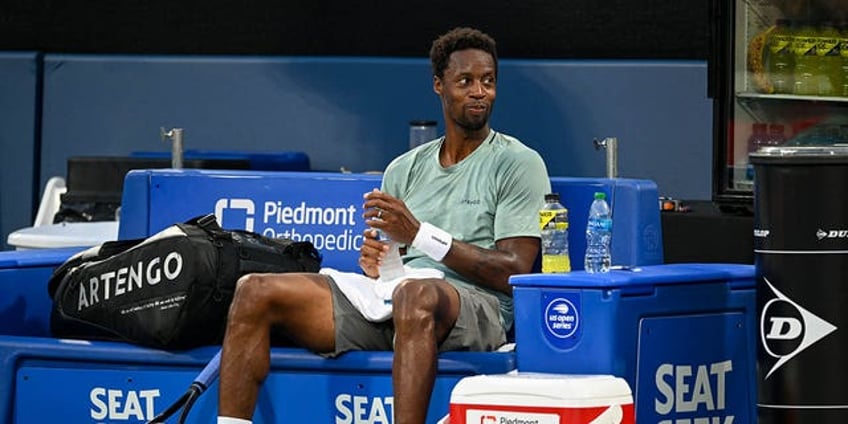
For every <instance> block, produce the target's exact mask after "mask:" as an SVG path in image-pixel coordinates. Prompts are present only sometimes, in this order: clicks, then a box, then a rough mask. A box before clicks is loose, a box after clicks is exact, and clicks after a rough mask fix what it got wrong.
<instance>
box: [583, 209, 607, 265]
mask: <svg viewBox="0 0 848 424" xmlns="http://www.w3.org/2000/svg"><path fill="white" fill-rule="evenodd" d="M606 197H607V196H606V194H604V193H595V200H594V201H593V202H592V206H590V207H589V222H588V223H587V224H586V259H585V261H584V263H583V266H584V268H585V270H586V272H592V273H595V272H609V269H610V263H611V262H612V258H611V255H610V241H611V240H612V212H610V207H609V205H608V204H607V201H606Z"/></svg>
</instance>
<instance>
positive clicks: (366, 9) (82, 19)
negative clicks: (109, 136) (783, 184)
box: [0, 0, 710, 60]
mask: <svg viewBox="0 0 848 424" xmlns="http://www.w3.org/2000/svg"><path fill="white" fill-rule="evenodd" d="M709 3H710V2H709V1H708V0H700V1H699V0H551V1H543V0H522V1H499V0H495V1H446V0H431V1H421V0H399V1H393V2H389V1H346V2H341V1H328V0H304V1H286V0H283V1H279V0H276V1H275V0H262V1H234V0H208V1H198V0H83V1H66V0H64V1H63V0H0V50H34V51H42V52H50V53H128V54H239V55H310V56H311V55H318V56H321V55H339V56H401V57H404V56H406V57H425V56H426V55H427V52H428V50H429V46H430V43H431V41H432V40H433V38H435V37H436V36H437V35H438V34H441V33H443V32H445V31H446V30H447V29H450V28H452V27H454V26H458V25H463V26H474V27H477V28H479V29H482V30H484V31H486V32H488V33H489V34H491V35H492V36H494V37H495V39H496V40H497V41H498V48H499V53H500V55H501V57H511V58H645V59H699V60H705V59H706V58H707V56H708V44H709V41H708V39H709V35H708V24H709V13H708V10H709Z"/></svg>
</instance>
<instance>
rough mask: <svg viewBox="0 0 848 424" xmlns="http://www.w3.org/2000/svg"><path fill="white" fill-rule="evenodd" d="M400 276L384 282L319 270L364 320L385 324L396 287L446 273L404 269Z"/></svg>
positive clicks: (423, 269) (359, 275)
mask: <svg viewBox="0 0 848 424" xmlns="http://www.w3.org/2000/svg"><path fill="white" fill-rule="evenodd" d="M403 268H404V270H405V272H404V276H403V277H399V278H395V279H393V280H388V281H383V280H381V279H379V278H378V279H376V280H375V279H373V278H370V277H368V276H365V275H363V274H359V273H355V272H341V271H338V270H335V269H333V268H321V271H319V272H320V273H321V274H324V275H327V276H329V277H331V278H332V279H333V281H335V282H336V285H337V286H339V289H340V290H341V291H342V293H344V295H345V297H347V299H348V300H349V301H350V303H351V304H353V306H354V307H356V309H357V310H359V312H361V313H362V315H363V316H364V317H365V319H367V320H369V321H374V322H380V321H385V320H387V319H389V317H391V316H392V293H393V292H394V290H395V286H397V285H398V283H400V282H401V281H403V280H409V279H420V278H444V277H445V273H443V272H442V271H439V270H438V269H435V268H412V267H409V266H404V267H403Z"/></svg>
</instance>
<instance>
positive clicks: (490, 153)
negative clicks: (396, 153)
mask: <svg viewBox="0 0 848 424" xmlns="http://www.w3.org/2000/svg"><path fill="white" fill-rule="evenodd" d="M430 60H431V62H432V68H433V90H434V91H435V92H436V94H438V95H439V98H440V99H441V102H442V109H443V115H444V120H445V135H444V137H441V138H438V139H435V140H433V141H430V142H429V143H425V144H423V145H421V146H419V147H417V148H415V149H413V150H410V151H409V152H406V153H404V154H403V155H401V156H400V157H398V158H396V159H395V160H394V161H392V163H391V164H389V166H388V167H387V168H386V172H385V175H384V178H383V182H382V189H381V190H374V191H372V192H370V193H367V194H365V203H364V209H365V213H364V217H365V218H366V224H367V225H369V226H370V227H371V228H370V229H368V230H366V232H365V242H364V244H363V246H362V249H361V252H360V258H359V265H360V266H361V268H362V271H363V272H364V274H365V275H366V276H368V277H371V278H373V279H375V280H374V281H375V283H376V281H377V280H376V279H377V278H378V277H379V265H380V264H381V261H382V258H383V257H384V256H385V254H386V252H387V251H388V246H387V245H386V243H384V242H382V241H380V240H378V238H377V232H378V231H379V232H382V233H383V234H384V235H386V236H388V237H390V238H391V239H392V240H394V241H396V242H398V243H400V244H402V245H406V246H409V248H408V249H407V250H406V252H405V255H404V262H405V263H406V265H407V266H409V267H415V268H435V269H437V270H439V271H442V272H443V273H444V278H443V279H440V278H419V279H407V280H403V281H402V282H400V283H399V284H398V285H397V286H396V287H395V289H394V291H393V292H392V295H391V301H392V305H393V314H392V316H391V317H390V319H387V320H384V321H380V322H375V321H373V320H369V319H367V318H366V317H365V316H363V314H362V313H361V312H360V311H359V310H357V309H356V308H355V307H354V306H353V305H352V304H351V302H350V300H349V299H348V298H347V297H346V296H345V295H344V294H343V293H342V291H341V290H340V288H339V285H340V284H339V282H338V281H334V279H333V278H331V277H329V276H328V275H325V274H265V275H255V274H254V275H247V276H244V277H243V278H242V279H240V280H239V282H238V285H237V289H236V295H235V298H234V300H233V303H232V306H231V307H230V314H229V321H228V324H227V332H226V336H225V338H224V347H223V356H222V360H221V380H220V394H219V414H220V417H219V419H218V422H219V423H249V422H250V421H249V419H250V418H251V417H252V414H253V411H254V408H255V404H256V399H257V395H258V391H259V388H260V385H261V384H262V382H263V380H264V379H265V377H266V375H267V374H268V372H269V366H270V365H269V362H270V353H269V347H270V333H271V330H272V328H274V329H275V330H280V331H282V332H283V333H284V334H285V335H286V336H287V337H288V338H289V339H291V340H292V341H294V342H296V343H297V344H299V345H301V346H304V347H306V348H308V349H310V350H312V351H314V352H317V353H319V354H322V355H325V356H328V357H332V356H336V355H339V354H341V353H343V352H345V351H348V350H392V349H393V350H394V363H393V365H392V377H393V380H392V381H393V388H394V411H395V418H394V422H395V423H399V424H410V423H424V421H425V419H426V414H427V408H428V405H429V402H430V395H431V391H432V388H433V385H434V384H435V377H436V364H437V355H438V352H440V351H447V350H474V351H486V350H493V349H496V348H498V347H499V346H500V345H502V344H503V343H505V341H506V337H505V330H506V329H508V328H510V327H511V325H512V319H513V311H512V290H511V287H510V286H509V283H508V279H509V276H510V275H512V274H519V273H527V272H530V271H531V269H532V267H533V264H534V262H535V259H536V256H537V254H538V252H539V226H538V210H539V208H540V207H541V206H542V204H543V203H544V195H545V194H546V193H548V192H549V191H550V180H549V178H548V175H547V170H546V168H545V164H544V162H543V161H542V158H541V157H540V156H539V154H538V153H536V152H535V151H533V150H531V149H530V148H528V147H527V146H525V145H523V144H522V143H521V142H519V141H518V140H517V139H515V138H513V137H510V136H508V135H505V134H502V133H499V132H496V131H494V130H492V129H491V128H490V127H489V116H490V115H491V112H492V105H493V104H494V101H495V87H496V81H497V52H496V50H495V42H494V40H492V38H490V37H489V36H488V35H486V34H484V33H482V32H480V31H477V30H473V29H469V28H457V29H454V30H452V31H450V32H448V33H446V34H444V35H442V36H441V37H439V38H438V39H437V40H435V42H434V43H433V46H432V48H431V50H430ZM333 275H336V273H334V274H333ZM359 278H363V277H362V276H359Z"/></svg>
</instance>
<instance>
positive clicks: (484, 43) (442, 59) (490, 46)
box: [430, 27, 498, 78]
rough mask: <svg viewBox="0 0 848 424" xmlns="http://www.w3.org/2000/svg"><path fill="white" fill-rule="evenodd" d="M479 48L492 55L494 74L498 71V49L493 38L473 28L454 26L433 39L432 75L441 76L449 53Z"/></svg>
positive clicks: (445, 67) (431, 48)
mask: <svg viewBox="0 0 848 424" xmlns="http://www.w3.org/2000/svg"><path fill="white" fill-rule="evenodd" d="M466 49H479V50H483V51H484V52H486V53H489V54H490V55H492V59H493V60H494V61H495V74H497V72H498V51H497V48H496V47H495V40H494V39H493V38H492V37H490V36H489V35H488V34H486V33H484V32H482V31H480V30H476V29H473V28H465V27H459V28H454V29H452V30H450V31H448V32H446V33H445V34H444V35H442V36H440V37H439V38H437V39H436V40H435V41H433V46H432V47H430V64H431V65H432V67H433V75H434V76H436V77H438V78H442V77H444V76H445V69H447V67H448V60H450V55H451V53H453V52H455V51H459V50H466Z"/></svg>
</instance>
